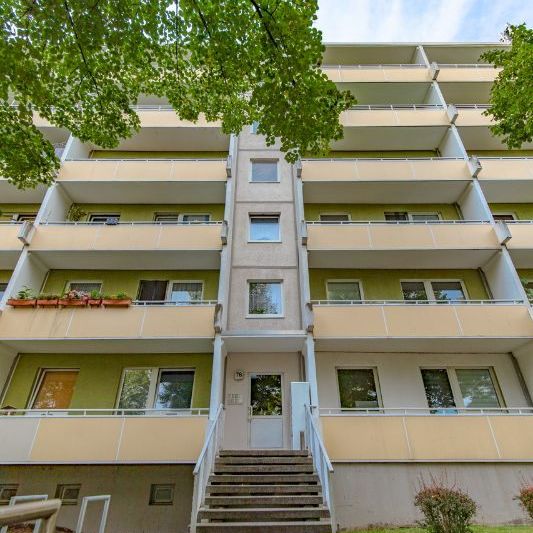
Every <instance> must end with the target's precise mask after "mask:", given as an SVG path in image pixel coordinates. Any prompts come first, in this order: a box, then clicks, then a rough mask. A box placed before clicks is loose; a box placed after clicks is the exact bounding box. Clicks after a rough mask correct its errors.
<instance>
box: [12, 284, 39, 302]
mask: <svg viewBox="0 0 533 533" xmlns="http://www.w3.org/2000/svg"><path fill="white" fill-rule="evenodd" d="M36 303H37V300H36V298H35V296H34V295H33V292H32V290H31V289H30V288H29V287H27V286H24V287H22V289H20V290H19V292H18V293H17V297H16V298H9V300H8V301H7V304H8V305H10V306H11V307H35V304H36Z"/></svg>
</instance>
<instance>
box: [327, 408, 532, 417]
mask: <svg viewBox="0 0 533 533" xmlns="http://www.w3.org/2000/svg"><path fill="white" fill-rule="evenodd" d="M319 414H320V415H323V416H324V415H327V416H372V415H374V416H380V415H390V416H435V415H443V414H450V415H458V416H487V415H495V416H500V415H513V416H532V415H533V407H490V408H489V407H487V408H484V407H349V408H344V407H320V408H319Z"/></svg>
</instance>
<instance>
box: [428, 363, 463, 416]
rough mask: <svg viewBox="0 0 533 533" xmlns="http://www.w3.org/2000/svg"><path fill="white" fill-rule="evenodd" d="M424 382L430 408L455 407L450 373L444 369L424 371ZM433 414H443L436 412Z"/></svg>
mask: <svg viewBox="0 0 533 533" xmlns="http://www.w3.org/2000/svg"><path fill="white" fill-rule="evenodd" d="M422 380H423V381H424V388H425V390H426V398H427V401H428V406H429V407H437V408H450V407H452V408H453V407H455V400H454V399H453V392H452V387H451V385H450V380H449V379H448V372H447V370H446V369H444V368H436V369H424V370H422ZM433 412H442V411H440V410H438V411H437V410H435V411H433Z"/></svg>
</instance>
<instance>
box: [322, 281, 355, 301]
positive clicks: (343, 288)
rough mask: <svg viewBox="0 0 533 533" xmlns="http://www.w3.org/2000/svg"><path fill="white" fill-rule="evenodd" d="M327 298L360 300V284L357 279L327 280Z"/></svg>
mask: <svg viewBox="0 0 533 533" xmlns="http://www.w3.org/2000/svg"><path fill="white" fill-rule="evenodd" d="M326 289H327V296H328V300H338V301H344V302H345V301H361V300H362V297H361V286H360V284H359V282H358V281H328V282H327V283H326Z"/></svg>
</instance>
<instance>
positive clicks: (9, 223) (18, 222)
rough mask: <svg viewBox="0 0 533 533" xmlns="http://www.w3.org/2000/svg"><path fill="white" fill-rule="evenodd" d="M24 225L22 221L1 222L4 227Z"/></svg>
mask: <svg viewBox="0 0 533 533" xmlns="http://www.w3.org/2000/svg"><path fill="white" fill-rule="evenodd" d="M22 224H24V221H22V220H0V225H2V226H22Z"/></svg>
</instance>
